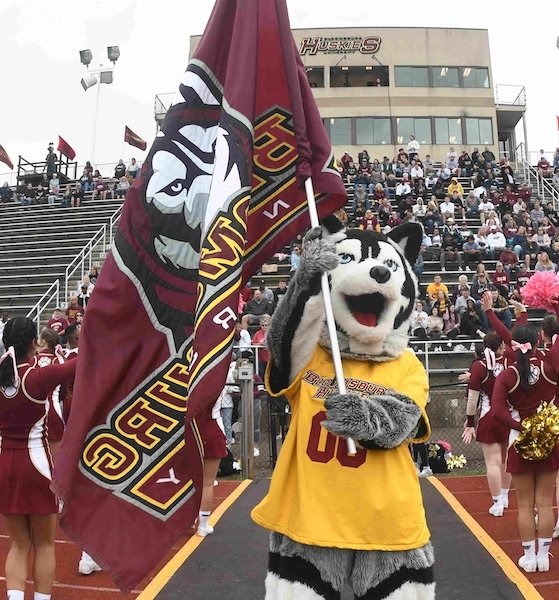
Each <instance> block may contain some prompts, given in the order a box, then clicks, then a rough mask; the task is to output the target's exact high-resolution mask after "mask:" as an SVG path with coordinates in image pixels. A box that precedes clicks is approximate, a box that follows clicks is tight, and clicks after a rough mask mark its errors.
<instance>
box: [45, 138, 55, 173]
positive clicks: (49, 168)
mask: <svg viewBox="0 0 559 600" xmlns="http://www.w3.org/2000/svg"><path fill="white" fill-rule="evenodd" d="M45 169H46V172H47V173H46V174H47V178H48V179H50V178H51V176H52V175H53V174H54V172H55V171H56V153H55V152H54V146H53V145H52V142H51V143H50V144H49V147H48V148H47V155H46V156H45Z"/></svg>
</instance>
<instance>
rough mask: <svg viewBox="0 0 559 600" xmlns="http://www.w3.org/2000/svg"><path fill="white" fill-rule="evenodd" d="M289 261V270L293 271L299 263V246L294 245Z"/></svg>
mask: <svg viewBox="0 0 559 600" xmlns="http://www.w3.org/2000/svg"><path fill="white" fill-rule="evenodd" d="M289 262H290V263H291V268H290V269H289V272H290V273H294V272H295V271H296V270H297V269H298V268H299V265H300V264H301V246H295V247H294V248H293V251H292V252H291V257H290V260H289Z"/></svg>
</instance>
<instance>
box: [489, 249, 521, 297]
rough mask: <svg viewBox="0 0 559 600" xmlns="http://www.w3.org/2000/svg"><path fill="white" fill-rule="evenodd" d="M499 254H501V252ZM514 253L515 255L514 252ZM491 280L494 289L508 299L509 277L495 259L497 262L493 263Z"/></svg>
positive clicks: (501, 264) (500, 263)
mask: <svg viewBox="0 0 559 600" xmlns="http://www.w3.org/2000/svg"><path fill="white" fill-rule="evenodd" d="M501 254H503V252H501ZM513 254H514V252H513ZM514 255H515V256H516V254H514ZM491 281H492V282H493V285H494V286H495V288H496V290H497V291H498V292H499V295H501V296H502V297H503V298H505V299H507V300H508V297H509V284H510V277H509V274H508V273H507V271H505V268H504V265H503V263H502V262H500V261H497V264H496V265H495V271H494V272H493V273H492V274H491Z"/></svg>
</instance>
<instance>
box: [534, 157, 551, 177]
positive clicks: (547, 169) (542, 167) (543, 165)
mask: <svg viewBox="0 0 559 600" xmlns="http://www.w3.org/2000/svg"><path fill="white" fill-rule="evenodd" d="M537 169H538V175H539V176H540V178H542V179H543V178H544V177H551V176H552V175H553V171H552V168H551V164H550V163H549V161H548V160H547V157H546V156H545V154H544V153H543V150H540V159H539V160H538V164H537Z"/></svg>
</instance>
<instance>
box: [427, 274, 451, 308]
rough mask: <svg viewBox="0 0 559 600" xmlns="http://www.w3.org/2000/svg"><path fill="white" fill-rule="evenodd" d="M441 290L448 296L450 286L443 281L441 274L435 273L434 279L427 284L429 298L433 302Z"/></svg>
mask: <svg viewBox="0 0 559 600" xmlns="http://www.w3.org/2000/svg"><path fill="white" fill-rule="evenodd" d="M441 290H442V291H443V292H444V294H445V296H448V287H447V286H446V285H445V284H444V283H443V282H442V280H441V276H440V275H434V276H433V281H432V282H431V283H430V284H429V285H428V286H427V291H426V293H427V300H428V301H429V302H431V303H433V302H434V301H435V300H436V299H437V295H438V293H439V291H441Z"/></svg>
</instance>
